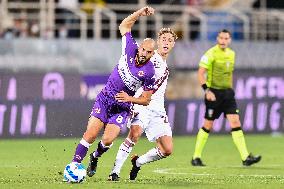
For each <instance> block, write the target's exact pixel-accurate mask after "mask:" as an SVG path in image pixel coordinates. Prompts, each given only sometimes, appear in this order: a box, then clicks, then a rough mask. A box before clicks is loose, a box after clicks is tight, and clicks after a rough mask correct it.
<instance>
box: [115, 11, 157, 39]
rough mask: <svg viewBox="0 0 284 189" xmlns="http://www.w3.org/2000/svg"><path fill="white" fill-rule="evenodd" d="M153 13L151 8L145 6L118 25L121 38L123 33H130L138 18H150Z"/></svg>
mask: <svg viewBox="0 0 284 189" xmlns="http://www.w3.org/2000/svg"><path fill="white" fill-rule="evenodd" d="M154 12H155V10H154V9H153V8H152V7H148V6H146V7H143V8H141V9H139V10H138V11H135V12H134V13H132V14H131V15H129V16H128V17H126V18H125V19H124V20H123V21H122V22H121V24H120V25H119V31H120V34H121V36H124V34H125V33H127V32H130V31H131V28H132V26H133V25H134V23H135V22H136V20H137V19H138V18H139V17H140V16H150V15H153V14H154Z"/></svg>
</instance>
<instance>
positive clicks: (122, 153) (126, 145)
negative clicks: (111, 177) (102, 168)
mask: <svg viewBox="0 0 284 189" xmlns="http://www.w3.org/2000/svg"><path fill="white" fill-rule="evenodd" d="M134 145H135V143H134V142H133V141H131V140H130V139H129V138H126V139H125V140H124V142H123V143H122V144H121V145H120V147H119V150H118V152H117V155H116V159H115V162H114V165H113V168H112V171H111V173H116V174H118V175H119V173H120V170H121V168H122V166H123V164H124V162H125V160H126V159H127V157H128V156H129V154H130V152H131V151H132V147H133V146H134Z"/></svg>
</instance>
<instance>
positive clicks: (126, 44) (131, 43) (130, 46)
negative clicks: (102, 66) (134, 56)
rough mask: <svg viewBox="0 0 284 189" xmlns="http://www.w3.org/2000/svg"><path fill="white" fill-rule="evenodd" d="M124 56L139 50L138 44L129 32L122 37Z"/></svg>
mask: <svg viewBox="0 0 284 189" xmlns="http://www.w3.org/2000/svg"><path fill="white" fill-rule="evenodd" d="M121 40H122V43H121V45H122V47H121V50H122V52H121V53H122V54H127V53H129V52H131V51H133V50H136V49H137V48H138V44H137V42H136V41H135V39H133V37H132V34H131V32H127V33H125V34H124V36H122V39H121Z"/></svg>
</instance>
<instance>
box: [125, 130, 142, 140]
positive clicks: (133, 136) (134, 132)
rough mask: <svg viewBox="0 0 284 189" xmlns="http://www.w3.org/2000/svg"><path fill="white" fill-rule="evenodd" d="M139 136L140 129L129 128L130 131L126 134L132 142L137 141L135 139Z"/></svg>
mask: <svg viewBox="0 0 284 189" xmlns="http://www.w3.org/2000/svg"><path fill="white" fill-rule="evenodd" d="M140 136H141V131H140V129H131V130H130V133H129V135H128V138H129V139H130V140H131V141H132V142H134V143H137V141H138V140H139V138H140Z"/></svg>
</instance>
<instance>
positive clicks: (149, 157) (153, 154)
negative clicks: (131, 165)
mask: <svg viewBox="0 0 284 189" xmlns="http://www.w3.org/2000/svg"><path fill="white" fill-rule="evenodd" d="M165 157H166V156H164V155H163V153H162V152H161V151H160V149H159V148H158V147H156V148H152V149H151V150H149V151H148V152H147V153H146V154H144V155H142V156H140V157H139V158H138V159H137V160H136V166H137V167H141V165H144V164H146V163H150V162H152V161H157V160H160V159H163V158H165Z"/></svg>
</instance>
